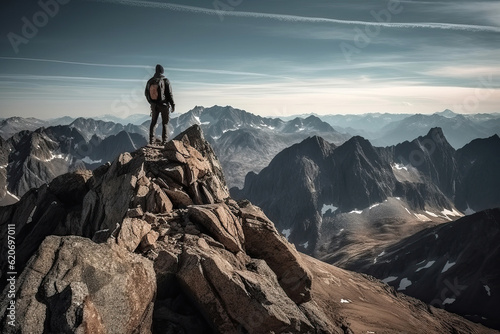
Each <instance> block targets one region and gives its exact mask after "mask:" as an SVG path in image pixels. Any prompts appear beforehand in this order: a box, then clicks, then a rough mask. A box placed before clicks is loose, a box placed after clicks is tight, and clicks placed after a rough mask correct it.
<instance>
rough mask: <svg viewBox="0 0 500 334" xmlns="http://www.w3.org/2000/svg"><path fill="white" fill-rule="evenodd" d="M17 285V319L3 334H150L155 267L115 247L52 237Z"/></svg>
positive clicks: (71, 238) (73, 237)
mask: <svg viewBox="0 0 500 334" xmlns="http://www.w3.org/2000/svg"><path fill="white" fill-rule="evenodd" d="M16 287H17V291H16V319H17V320H18V321H17V322H16V324H15V326H14V327H12V326H10V325H8V324H6V323H5V318H4V319H3V322H2V324H1V327H0V328H1V330H0V331H1V332H2V333H30V334H36V333H107V334H111V333H116V334H118V333H119V334H124V333H144V334H145V333H150V328H151V321H152V309H153V299H154V296H155V292H156V280H155V273H154V269H153V264H152V262H151V261H149V260H147V259H145V258H143V257H141V256H139V255H136V254H132V253H129V252H128V251H126V250H125V249H123V248H122V247H118V246H117V245H115V244H114V243H110V244H96V243H94V242H92V241H91V240H89V239H86V238H82V237H75V236H70V237H55V236H49V237H47V238H46V239H45V240H44V242H43V243H42V244H41V245H40V248H39V249H38V251H37V253H36V254H35V255H34V256H33V257H32V258H31V259H30V261H29V263H28V265H27V267H26V269H25V270H24V271H23V273H22V274H21V276H20V277H19V279H18V281H17V285H16ZM4 297H5V296H4ZM2 300H7V299H6V298H2ZM5 307H6V304H5V302H2V309H1V311H2V314H5Z"/></svg>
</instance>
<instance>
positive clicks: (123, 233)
mask: <svg viewBox="0 0 500 334" xmlns="http://www.w3.org/2000/svg"><path fill="white" fill-rule="evenodd" d="M149 231H151V225H149V224H148V223H147V222H146V221H145V220H142V219H137V218H125V219H124V220H123V222H122V224H121V228H120V232H119V234H118V238H117V239H116V243H117V244H118V245H119V246H122V247H124V248H125V249H127V250H128V251H129V252H133V251H135V250H136V248H137V246H139V244H140V243H141V240H142V238H144V236H145V235H147V234H148V233H149Z"/></svg>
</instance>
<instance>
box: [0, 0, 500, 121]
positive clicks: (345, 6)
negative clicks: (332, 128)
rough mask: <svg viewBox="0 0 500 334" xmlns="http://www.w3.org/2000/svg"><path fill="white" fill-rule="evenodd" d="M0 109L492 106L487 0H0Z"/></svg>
mask: <svg viewBox="0 0 500 334" xmlns="http://www.w3.org/2000/svg"><path fill="white" fill-rule="evenodd" d="M0 6H1V7H0V8H1V10H0V12H1V14H0V15H1V16H0V17H1V20H0V30H1V40H0V118H6V117H11V116H21V117H36V118H41V119H48V118H55V117H61V116H66V115H67V116H72V117H80V116H84V117H93V116H99V115H104V114H112V115H115V116H118V117H127V116H129V115H132V114H137V113H140V114H146V113H149V106H148V105H147V102H146V100H145V98H144V93H143V92H144V86H145V83H146V81H147V79H149V77H151V76H152V75H153V73H154V67H155V65H156V64H162V65H163V66H164V67H165V75H166V76H167V77H168V78H169V80H170V82H171V85H172V89H173V93H174V99H175V101H176V112H180V113H184V112H187V111H188V110H190V109H192V108H194V107H195V106H205V107H210V106H213V105H221V106H226V105H231V106H233V107H235V108H239V109H244V110H246V111H249V112H252V113H254V114H258V115H263V116H274V117H276V116H287V115H293V114H306V113H316V114H319V115H322V114H360V113H372V112H379V113H384V112H389V113H424V114H430V113H434V112H439V111H442V110H444V109H451V110H453V111H455V112H458V113H491V112H500V1H463V0H462V1H461V0H458V1H455V0H453V1H447V0H445V1H395V0H389V1H379V0H359V1H356V0H265V1H264V0H215V1H195V0H186V1H181V0H177V1H175V2H170V1H169V2H166V1H160V0H155V1H141V0H39V1H31V0H30V1H3V2H2V4H1V5H0Z"/></svg>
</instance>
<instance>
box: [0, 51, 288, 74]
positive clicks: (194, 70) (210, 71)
mask: <svg viewBox="0 0 500 334" xmlns="http://www.w3.org/2000/svg"><path fill="white" fill-rule="evenodd" d="M0 59H3V60H17V61H34V62H45V63H55V64H70V65H82V66H96V67H109V68H129V69H133V68H138V69H146V70H154V66H148V65H122V64H102V63H87V62H77V61H67V60H57V59H40V58H23V57H2V56H0ZM165 70H166V71H172V72H191V73H207V74H221V75H236V76H242V75H243V76H254V77H267V78H280V79H292V78H289V77H283V76H276V75H271V74H265V73H256V72H244V71H230V70H220V69H203V68H179V67H165ZM106 80H108V79H106ZM109 80H115V79H109Z"/></svg>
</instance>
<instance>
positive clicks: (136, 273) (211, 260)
mask: <svg viewBox="0 0 500 334" xmlns="http://www.w3.org/2000/svg"><path fill="white" fill-rule="evenodd" d="M64 178H65V179H59V180H58V181H53V182H52V183H51V184H50V185H48V186H46V187H44V188H40V189H39V190H37V191H33V192H31V193H28V194H27V195H25V196H24V197H23V199H22V200H21V201H20V202H19V203H17V204H15V205H13V206H10V207H6V208H2V209H0V227H1V228H5V227H6V225H7V224H8V223H14V224H15V225H16V236H17V238H16V242H17V247H18V249H25V251H24V253H25V254H24V257H23V258H22V259H19V261H18V262H17V263H16V270H18V271H19V272H21V271H22V274H21V275H20V276H19V279H18V281H17V285H16V298H15V299H16V302H17V304H16V305H17V309H16V312H17V314H16V320H15V326H14V327H12V326H10V325H8V320H9V319H8V318H7V317H6V316H5V314H6V313H5V310H6V307H7V303H8V298H7V294H6V293H7V290H8V289H5V290H4V293H3V296H2V299H1V300H2V301H3V302H2V304H1V307H0V311H1V312H2V314H4V316H3V318H2V319H1V327H0V331H1V332H2V333H3V332H5V333H10V332H15V333H30V334H31V333H42V332H65V333H70V332H71V333H73V332H75V333H120V334H122V333H235V334H236V333H353V331H355V332H360V331H364V332H366V331H368V330H371V328H377V330H380V331H381V332H387V333H391V332H400V330H401V328H404V327H402V326H403V325H402V323H401V320H400V319H401V318H405V319H406V318H407V317H408V318H410V319H411V321H412V323H411V325H409V327H408V328H409V329H410V331H411V330H413V329H415V328H429V329H430V331H431V332H441V333H451V332H454V333H480V332H481V333H488V332H489V331H488V330H487V329H486V328H484V327H481V326H478V325H475V324H473V323H469V322H467V321H466V320H464V319H461V318H459V317H457V316H454V315H451V314H448V313H446V312H444V311H442V312H441V311H440V310H434V309H433V308H428V307H427V306H426V305H424V304H422V303H420V304H419V303H418V302H416V301H414V300H411V299H407V298H405V297H403V296H400V295H398V294H396V293H395V292H394V291H393V290H391V289H390V288H389V287H388V286H386V285H384V284H383V283H380V282H374V281H373V280H372V279H369V278H366V277H363V276H362V275H358V274H353V273H348V272H346V271H344V270H341V269H337V268H335V267H332V266H330V265H327V264H321V263H320V262H319V261H317V260H313V259H311V258H308V257H306V256H304V255H301V254H300V253H299V252H297V250H296V249H295V247H294V246H293V245H291V244H289V243H288V242H287V241H286V239H285V238H284V237H283V236H281V235H280V234H279V233H278V231H277V230H276V228H275V227H274V224H273V223H272V222H271V221H270V220H269V219H268V218H267V217H266V216H265V215H264V213H263V212H262V211H261V210H260V209H259V208H257V207H255V206H253V205H252V204H251V203H249V202H248V201H242V202H236V201H234V200H232V199H231V198H230V197H229V192H228V189H227V186H226V183H225V181H224V175H223V173H222V169H221V167H220V164H219V162H218V160H217V158H216V156H215V154H214V152H213V150H212V148H211V147H210V145H208V143H207V142H206V141H205V140H204V138H203V135H202V133H201V130H200V128H199V127H198V126H194V127H192V128H190V129H188V130H187V131H186V132H184V133H182V134H180V135H179V136H178V137H176V138H175V139H174V140H172V141H171V142H169V143H168V145H166V147H165V148H162V149H157V148H150V147H144V148H141V149H139V150H137V151H135V152H132V153H125V154H122V155H121V156H120V157H119V158H118V159H116V160H115V161H114V162H113V163H111V164H108V165H104V166H102V167H100V168H98V169H96V170H95V171H94V172H93V173H92V174H86V173H80V174H68V175H66V176H64ZM61 181H64V182H61ZM64 183H67V184H69V185H72V188H71V189H73V191H71V192H70V193H71V196H70V193H68V191H65V190H64V189H65V187H64V186H63V184H64ZM54 202H55V204H51V203H54ZM26 210H27V211H26ZM26 212H29V213H26ZM44 224H45V225H47V226H45V225H44ZM53 234H59V235H67V236H51V235H53ZM69 235H76V236H69ZM3 241H5V240H3ZM6 244H7V243H6V242H5V243H3V244H2V245H6ZM30 247H31V248H30ZM3 254H6V252H2V256H3ZM30 257H31V258H30ZM1 264H2V269H5V268H6V261H5V258H2V262H1ZM3 272H7V271H6V270H5V271H3ZM2 278H3V277H2ZM2 281H5V280H2ZM341 294H342V295H341ZM341 297H342V298H341ZM343 298H346V300H348V302H349V303H352V305H353V306H354V307H346V306H345V305H344V304H345V303H344V299H343ZM391 305H392V306H391ZM394 305H397V306H394ZM395 307H396V308H395ZM370 308H374V310H372V313H371V315H372V316H373V317H372V318H373V319H371V320H370V319H369V318H368V317H366V316H364V315H362V314H363V313H364V310H367V309H370ZM395 309H398V312H399V315H396V314H397V312H395V311H394V310H395ZM384 310H386V311H384ZM401 310H402V311H401ZM382 314H383V317H380V319H383V321H382V320H380V321H378V320H376V319H379V315H382ZM410 314H411V316H410ZM374 319H375V320H374ZM419 319H424V320H419ZM375 325H376V326H375ZM426 326H427V327H426ZM351 327H352V329H351ZM492 333H493V331H492Z"/></svg>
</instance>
